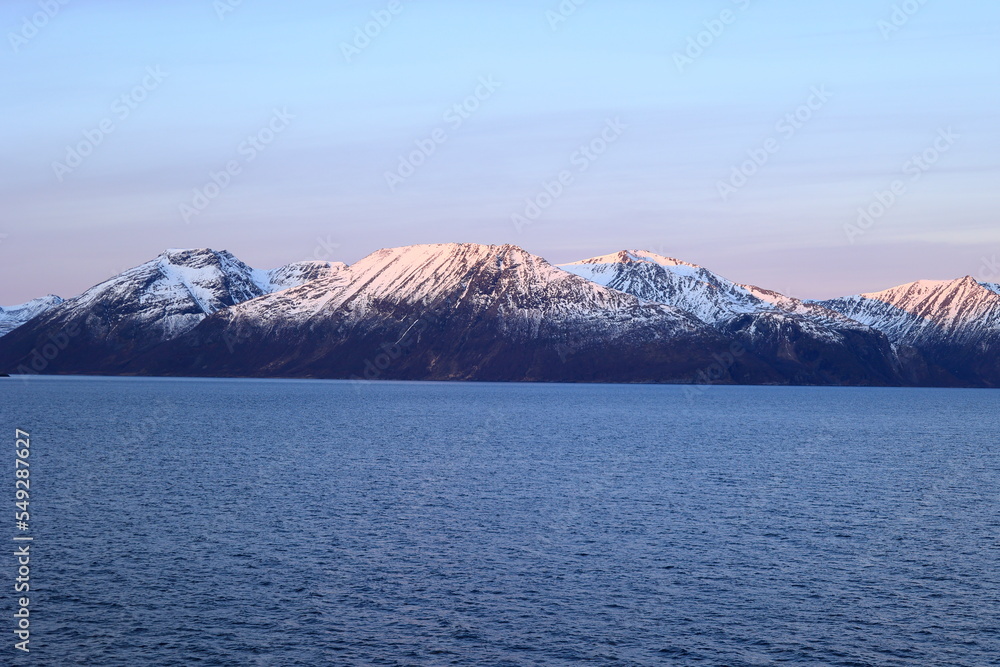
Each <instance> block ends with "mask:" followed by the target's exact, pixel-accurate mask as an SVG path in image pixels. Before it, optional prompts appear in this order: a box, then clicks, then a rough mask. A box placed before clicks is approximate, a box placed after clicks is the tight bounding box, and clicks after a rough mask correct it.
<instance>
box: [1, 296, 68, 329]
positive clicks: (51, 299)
mask: <svg viewBox="0 0 1000 667" xmlns="http://www.w3.org/2000/svg"><path fill="white" fill-rule="evenodd" d="M62 302H63V300H62V299H60V298H59V297H57V296H56V295H54V294H49V295H48V296H43V297H41V298H38V299H32V300H31V301H29V302H27V303H22V304H19V305H17V306H0V336H3V335H4V334H7V333H10V332H11V331H13V330H14V329H16V328H18V327H19V326H21V325H22V324H24V323H25V322H27V321H28V320H30V319H32V318H34V317H38V316H39V315H41V314H42V313H44V312H45V311H47V310H51V309H52V308H55V307H56V306H58V305H59V304H60V303H62Z"/></svg>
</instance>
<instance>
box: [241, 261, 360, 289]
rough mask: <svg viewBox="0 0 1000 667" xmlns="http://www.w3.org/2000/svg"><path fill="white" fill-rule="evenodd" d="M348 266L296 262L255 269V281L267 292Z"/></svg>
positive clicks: (337, 271) (336, 271)
mask: <svg viewBox="0 0 1000 667" xmlns="http://www.w3.org/2000/svg"><path fill="white" fill-rule="evenodd" d="M346 268H347V265H346V264H344V263H343V262H322V261H306V262H295V263H294V264H288V265H286V266H282V267H279V268H277V269H271V270H269V271H261V270H259V269H258V270H255V271H254V274H253V275H254V281H255V282H256V283H257V285H258V286H259V287H260V288H261V291H262V292H264V293H265V294H271V293H272V292H278V291H281V290H283V289H289V288H291V287H298V286H299V285H302V284H304V283H307V282H309V281H311V280H316V279H318V278H327V277H331V276H333V275H336V274H337V273H339V272H340V271H343V270H344V269H346Z"/></svg>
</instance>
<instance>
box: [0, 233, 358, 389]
mask: <svg viewBox="0 0 1000 667" xmlns="http://www.w3.org/2000/svg"><path fill="white" fill-rule="evenodd" d="M343 266H344V265H342V264H331V263H328V262H302V263H298V264H292V265H288V266H285V267H281V268H279V269H274V270H272V271H261V270H256V269H252V268H251V267H249V266H247V265H246V264H244V263H243V262H241V261H240V260H238V259H236V257H234V256H233V255H232V254H230V253H229V252H226V251H215V250H209V249H205V248H201V249H192V250H167V251H165V252H163V253H162V254H160V255H159V256H158V257H156V258H155V259H153V260H150V261H148V262H146V263H144V264H141V265H139V266H136V267H134V268H131V269H128V270H127V271H125V272H123V273H121V274H119V275H117V276H114V277H113V278H110V279H108V280H105V281H104V282H102V283H100V284H98V285H95V286H94V287H91V288H90V289H88V290H87V291H86V292H84V293H83V294H81V295H79V296H77V297H75V298H72V299H67V300H66V301H62V302H61V303H58V304H56V305H54V306H53V307H51V308H49V309H47V310H45V311H44V312H42V313H41V314H40V316H38V317H35V318H34V319H31V320H29V321H28V322H26V323H23V324H22V325H21V326H19V327H18V328H16V329H14V330H13V331H11V332H10V333H8V334H7V335H6V336H4V343H5V346H4V348H3V349H4V350H5V351H6V352H7V353H8V354H10V355H13V356H14V357H15V358H19V362H18V363H19V364H22V365H23V362H24V360H25V359H29V358H31V357H34V361H35V365H36V366H44V367H46V368H48V367H50V366H52V365H56V366H59V365H62V364H82V365H83V367H85V368H91V366H92V368H93V369H94V370H99V369H102V368H105V367H106V366H107V365H108V363H109V359H114V360H121V359H124V358H130V357H131V356H133V355H134V354H136V353H138V352H140V351H142V350H145V349H148V348H150V347H152V346H154V345H156V344H159V343H161V342H163V341H166V340H170V339H172V338H174V337H176V336H178V335H181V334H183V333H185V332H187V331H189V330H191V329H192V328H193V327H195V326H196V325H197V324H198V323H199V322H201V321H202V320H203V319H204V318H205V317H207V316H208V315H210V314H211V313H214V312H216V311H218V310H220V309H223V308H227V307H230V306H233V305H235V304H237V303H240V302H243V301H246V300H248V299H253V298H256V297H259V296H262V295H264V294H269V293H272V292H274V291H276V290H281V289H287V288H289V287H294V286H296V285H299V284H301V283H302V282H305V281H308V280H310V279H315V278H318V277H323V276H327V275H333V274H335V273H337V272H338V271H339V270H341V269H342V268H343ZM67 336H68V337H69V338H71V339H72V341H73V344H72V345H69V346H68V349H66V350H60V353H59V354H58V357H59V361H56V359H54V358H53V359H44V358H39V357H38V356H37V355H35V354H34V353H35V352H37V351H38V350H41V349H49V350H50V351H51V348H46V347H45V346H46V345H48V343H49V342H50V341H51V340H52V339H53V338H55V339H58V340H60V341H62V340H65V337H67ZM74 359H76V361H74ZM74 367H75V366H74Z"/></svg>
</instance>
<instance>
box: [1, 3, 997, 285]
mask: <svg viewBox="0 0 1000 667" xmlns="http://www.w3.org/2000/svg"><path fill="white" fill-rule="evenodd" d="M53 2H57V0H53ZM223 2H225V0H221V2H220V3H215V2H213V0H175V1H172V2H170V3H161V4H156V5H154V3H135V2H125V1H124V0H103V1H102V0H91V1H89V2H70V3H69V4H67V5H65V6H61V7H60V8H59V10H58V11H57V12H55V13H54V16H52V17H51V18H46V19H45V20H44V21H42V20H36V22H38V23H45V25H43V26H42V27H40V28H38V29H37V31H32V29H31V28H30V27H29V28H28V29H25V23H24V22H25V20H26V19H25V17H28V19H27V20H29V21H30V20H31V17H32V16H33V15H35V14H37V13H38V12H41V11H43V10H42V9H41V8H40V7H41V6H42V5H45V4H46V3H45V2H41V3H39V2H37V1H36V2H24V1H10V2H5V3H3V5H2V7H0V28H2V33H3V35H4V39H3V43H2V44H0V66H2V67H3V71H4V95H3V98H2V100H0V114H2V116H0V118H2V121H3V122H2V125H0V128H2V129H0V132H2V137H0V138H2V142H3V146H4V153H3V155H4V159H3V161H2V163H0V203H2V214H0V303H5V304H9V303H15V302H19V301H24V300H27V299H29V298H32V297H34V296H38V295H41V294H45V293H49V292H53V293H57V294H60V295H62V296H72V295H75V294H77V293H79V292H81V291H82V290H84V289H86V288H87V287H89V286H90V285H92V284H94V283H96V282H99V281H100V280H102V279H103V278H105V277H107V276H109V275H111V274H113V273H116V272H118V271H120V270H122V269H124V268H126V267H128V266H132V265H135V264H138V263H141V262H142V261H145V260H147V259H149V258H151V257H153V256H155V255H156V254H158V253H159V252H160V251H161V250H163V249H164V248H167V247H189V246H199V247H200V246H208V247H214V248H218V249H228V250H230V251H232V252H233V253H235V254H236V255H237V256H239V257H240V258H242V259H244V260H245V261H247V262H248V263H250V264H252V265H254V266H257V267H261V268H268V267H272V266H277V265H280V264H284V263H287V262H290V261H295V260H298V259H305V258H313V257H321V258H327V259H338V260H343V261H348V262H351V261H355V260H357V259H359V258H361V257H362V256H364V255H366V254H368V253H369V252H371V251H373V250H375V249H377V248H379V247H384V246H395V245H405V244H411V243H424V242H443V241H474V242H483V243H514V244H517V245H520V246H522V247H524V248H526V249H527V250H529V251H531V252H535V253H537V254H540V255H542V256H544V257H546V258H547V259H549V260H551V261H553V262H561V261H569V260H575V259H581V258H584V257H588V256H592V255H596V254H605V253H608V252H612V251H615V250H619V249H623V248H634V247H640V248H646V249H650V250H653V251H656V252H661V253H664V254H668V255H673V256H676V257H680V258H682V259H685V260H688V261H693V262H697V263H700V264H702V265H705V266H707V267H709V268H711V269H713V270H715V271H717V272H719V273H722V274H723V275H725V276H727V277H729V278H732V279H734V280H738V281H740V282H753V283H757V284H761V285H763V286H766V287H769V288H772V289H777V290H780V291H785V292H790V293H792V294H794V295H797V296H802V297H814V298H820V297H828V296H833V295H838V294H848V293H854V292H858V291H862V290H876V289H881V288H885V287H888V286H890V285H893V284H896V283H900V282H906V281H909V280H915V279H918V278H951V277H957V276H961V275H966V274H972V275H976V274H977V273H983V271H982V269H981V265H982V260H983V258H984V257H985V258H990V257H992V256H994V255H997V254H1000V226H998V225H997V211H998V209H1000V207H998V203H1000V200H998V188H997V185H998V176H1000V160H998V157H997V156H998V155H1000V151H998V149H1000V128H998V122H997V120H998V115H997V109H998V108H1000V85H998V83H1000V81H998V78H1000V76H998V75H1000V70H998V68H997V63H998V62H1000V39H998V36H1000V5H998V4H997V3H995V2H990V1H987V0H952V1H950V2H947V3H946V2H943V0H928V1H927V2H925V3H924V4H923V6H920V3H919V2H918V0H910V2H911V3H912V4H913V6H915V7H916V6H919V7H920V8H919V10H918V11H917V12H916V13H915V14H914V15H913V16H907V17H906V20H905V22H903V21H898V20H897V22H898V23H900V24H901V25H900V26H899V29H898V30H894V31H893V32H891V34H888V36H886V34H884V33H886V31H885V30H884V26H883V29H880V27H879V22H880V21H889V20H891V17H892V13H893V7H894V5H899V4H903V3H899V2H897V0H890V1H882V0H867V1H865V2H862V1H860V0H846V1H844V2H840V3H801V2H792V1H791V0H771V1H768V2H764V1H763V0H752V1H751V2H749V3H747V2H745V1H744V0H740V1H739V2H734V1H732V0H716V1H712V2H669V3H668V2H658V1H653V0H643V1H637V0H633V1H624V2H622V1H616V2H609V1H607V0H588V1H587V2H585V3H584V4H583V5H582V6H580V7H579V8H578V9H577V10H576V12H575V13H573V14H572V15H571V16H569V17H567V19H566V20H565V21H560V22H558V24H557V25H556V29H553V28H552V26H551V25H550V19H551V15H548V16H547V12H550V11H557V9H558V7H559V4H560V3H559V1H558V0H551V1H539V2H529V1H526V0H519V1H508V2H504V3H499V2H497V3H486V2H468V1H466V2H460V1H458V0H454V1H451V2H445V1H435V0H421V2H402V4H401V7H402V10H401V11H399V12H398V14H396V15H394V16H393V17H392V20H391V22H389V23H388V25H386V26H385V27H384V28H381V31H380V34H378V35H377V36H376V37H375V38H374V39H372V40H371V44H370V45H369V46H367V47H366V48H364V49H363V50H361V51H360V53H355V54H354V55H353V56H352V58H351V61H350V62H348V60H347V59H346V58H345V56H344V54H343V52H342V44H343V43H345V42H350V41H352V40H353V39H354V35H355V28H357V27H363V26H364V25H365V23H366V22H368V21H370V20H372V16H371V13H372V12H379V11H384V10H386V8H387V7H388V6H389V4H390V3H389V2H388V1H387V0H386V1H377V2H361V1H355V2H336V3H329V2H311V1H306V2H289V3H273V2H264V1H263V0H243V2H242V3H239V4H238V6H236V7H234V8H233V11H231V12H227V13H225V14H224V18H223V19H221V20H220V18H219V16H218V14H217V9H216V7H217V5H221V4H222V3H223ZM53 6H55V4H53ZM725 10H728V11H730V12H731V14H728V15H725V16H724V18H726V19H727V20H728V21H729V25H724V26H723V29H722V30H721V31H719V30H718V29H717V32H719V33H720V34H718V35H717V36H712V35H709V34H708V33H705V34H703V35H702V36H701V37H702V41H703V42H704V43H706V44H708V46H707V47H706V48H704V51H703V53H701V54H700V55H699V56H698V57H697V58H696V59H694V60H693V62H688V63H686V65H685V66H684V67H683V68H679V67H678V65H677V62H676V60H675V54H676V53H678V52H683V51H684V50H685V48H686V47H687V46H688V40H689V38H691V39H697V38H698V36H699V33H700V32H702V31H704V30H706V27H705V22H706V21H708V22H711V21H712V20H713V19H717V18H719V17H720V15H722V12H723V11H725ZM50 11H51V10H50ZM897 19H899V17H898V16H897ZM716 28H718V26H716ZM26 35H27V36H26ZM695 55H697V54H695ZM149 68H152V70H153V71H157V68H159V71H160V72H163V73H165V77H164V78H162V81H158V80H157V79H154V78H151V77H150V76H149V75H148V71H150V70H149ZM491 77H492V79H493V80H494V81H496V82H498V83H499V88H497V89H496V90H495V91H493V92H492V93H486V90H487V89H485V88H483V87H480V88H479V92H480V94H481V96H482V97H484V98H485V99H484V100H482V101H477V104H478V106H479V108H478V109H477V110H475V111H474V112H472V113H469V114H467V115H468V118H467V119H463V122H462V123H461V126H459V127H455V124H454V123H453V122H451V121H452V120H453V119H454V118H455V116H454V115H452V116H448V117H447V119H446V117H445V114H446V113H447V112H448V110H449V109H451V108H452V107H453V106H454V105H455V104H458V103H462V101H463V100H464V99H465V98H467V97H468V96H470V95H472V94H474V93H475V92H476V90H477V86H480V84H479V81H480V80H481V79H482V78H486V79H487V80H489V79H490V78H491ZM144 78H145V83H146V88H145V89H139V92H138V95H137V97H142V98H144V99H142V100H141V101H135V100H133V101H132V104H131V106H134V107H135V108H134V109H131V108H128V105H126V103H124V102H122V101H120V98H121V96H122V95H129V94H130V91H132V90H133V89H135V88H136V86H141V85H142V84H143V81H144ZM814 87H816V88H821V89H825V90H826V91H828V92H829V94H830V97H829V99H828V100H827V101H826V102H825V103H817V98H813V100H812V101H813V103H814V106H815V107H817V108H816V109H814V110H811V111H810V112H809V113H808V114H807V115H808V116H811V117H809V118H808V120H807V121H806V122H804V123H801V127H800V128H796V130H795V132H794V134H792V135H790V136H789V134H790V133H788V132H787V131H785V130H782V129H779V127H778V123H779V122H780V121H781V120H782V119H783V118H784V117H785V116H786V115H787V114H789V113H795V112H796V110H797V109H798V108H799V107H800V106H801V105H802V104H804V103H806V102H807V100H809V99H810V96H811V92H810V90H811V89H812V88H814ZM483 93H486V94H483ZM116 100H119V101H118V102H116ZM123 105H125V106H123ZM275 109H278V110H283V109H286V110H287V112H288V113H289V114H291V115H292V116H294V117H293V118H292V119H291V120H290V121H288V122H287V127H285V126H284V124H283V123H281V122H278V123H276V124H275V125H274V127H281V128H282V129H281V131H280V132H278V133H277V134H275V135H274V136H273V137H268V136H267V132H269V131H270V130H266V131H265V133H264V135H263V138H264V139H269V138H273V141H271V142H270V143H268V144H266V145H264V144H260V145H261V146H263V150H260V151H256V149H253V150H251V147H250V144H247V143H244V142H246V140H247V138H248V136H250V135H256V134H258V132H260V131H261V130H262V129H264V128H267V127H268V124H269V123H273V122H274V121H273V116H274V113H275ZM123 110H127V111H128V115H127V117H125V116H124V113H123ZM609 119H610V120H614V119H620V122H621V123H622V124H624V125H625V126H626V127H625V129H624V130H623V131H622V132H621V134H620V136H619V137H617V139H616V140H615V141H614V142H613V143H611V144H610V145H609V146H608V148H607V151H606V152H605V153H604V154H603V155H601V156H599V157H597V158H596V159H594V160H590V159H589V158H587V159H585V160H584V162H585V163H586V166H587V167H588V168H587V169H586V171H580V166H582V164H583V163H581V162H580V159H579V158H580V156H579V155H576V151H577V149H578V148H579V147H580V146H581V145H583V144H587V143H590V142H591V141H592V140H594V139H596V138H598V137H600V135H601V132H602V129H603V128H604V127H605V126H606V123H607V121H608V120H609ZM102 121H106V122H110V123H111V124H112V126H113V128H114V131H113V132H111V133H110V134H107V135H106V136H104V138H103V140H102V141H101V142H100V143H99V145H96V146H94V147H93V151H92V154H90V155H88V156H86V157H85V158H84V159H83V160H82V164H80V165H79V166H76V167H75V168H73V169H72V171H69V172H68V173H67V172H66V171H65V170H61V171H62V173H61V174H59V175H57V173H56V169H54V167H53V163H54V162H60V163H65V162H66V160H67V157H66V153H67V146H77V145H78V144H80V142H86V141H87V140H86V139H85V134H84V133H85V132H88V131H89V132H91V136H92V137H93V136H96V135H95V134H94V133H93V130H95V128H99V127H100V126H101V123H102ZM105 127H107V125H105ZM782 127H783V128H787V127H788V126H782ZM949 127H950V128H952V134H953V135H958V136H957V138H954V139H953V140H952V141H951V143H948V144H942V143H940V142H939V143H938V148H941V147H942V146H944V147H946V148H947V151H945V152H941V153H940V157H939V159H937V161H936V162H935V163H934V164H933V165H928V167H929V168H928V169H927V170H926V172H924V171H923V169H920V170H919V173H920V176H921V177H920V178H919V180H913V174H914V173H916V172H912V170H911V171H910V172H905V171H904V163H906V161H907V160H908V159H909V158H910V157H911V156H912V155H914V154H919V153H923V152H924V151H925V150H929V149H933V148H934V145H935V141H936V140H937V138H938V136H939V130H942V129H946V128H949ZM438 128H440V129H441V130H442V131H443V132H444V136H446V137H447V141H446V142H445V143H444V144H443V145H440V146H438V147H437V148H436V150H435V151H434V153H433V154H432V155H430V156H429V157H427V158H426V160H425V161H424V163H423V164H422V165H421V166H420V167H419V168H417V169H416V171H415V173H414V174H413V175H412V176H410V177H408V178H407V179H405V181H404V182H403V183H402V184H399V185H398V187H397V188H396V190H395V191H392V190H391V189H390V188H389V187H388V186H387V184H386V178H385V173H386V172H387V171H390V170H395V169H396V168H397V167H398V163H399V159H400V155H403V154H408V153H410V152H411V151H412V150H414V149H415V143H414V142H416V141H419V140H426V139H428V138H429V137H431V135H432V133H433V132H434V130H436V129H438ZM438 136H439V137H440V136H441V135H440V134H439V135H438ZM769 138H773V139H775V142H776V144H772V147H773V146H774V145H777V147H778V150H777V152H776V153H774V154H772V155H769V156H768V160H767V162H766V164H764V165H763V166H762V167H760V168H759V169H758V171H757V173H755V174H754V175H753V176H752V177H751V178H749V179H748V181H747V183H746V185H745V186H743V187H741V188H739V189H738V190H737V191H736V192H735V193H730V196H729V197H728V199H727V201H723V199H722V198H721V197H720V194H719V190H718V184H719V182H720V181H723V180H726V179H729V178H730V176H731V173H732V170H733V168H734V166H739V165H740V164H741V163H743V162H744V161H746V160H747V159H748V155H747V152H748V151H753V150H758V151H759V150H760V149H761V148H762V147H763V146H765V144H766V142H767V140H768V139H769ZM84 148H85V149H86V146H85V147H84ZM254 152H255V153H256V154H255V158H254V159H253V160H252V161H249V160H248V157H249V155H250V154H252V153H254ZM231 162H232V163H234V164H235V166H236V167H237V169H238V172H239V173H236V174H235V175H233V176H231V178H230V183H229V185H228V187H226V188H225V189H223V190H221V192H219V194H218V196H217V197H215V198H214V199H213V200H212V201H211V202H210V203H209V204H208V206H207V207H206V208H205V209H204V210H203V211H201V212H200V213H199V214H197V215H194V216H191V215H189V216H188V217H189V219H190V222H185V220H184V218H183V216H182V213H181V210H180V209H181V205H182V204H186V205H189V206H190V205H192V204H193V203H194V193H193V191H194V189H195V188H199V189H201V188H204V187H205V186H206V184H208V183H209V182H210V181H209V174H210V172H219V171H221V170H225V169H226V167H227V164H228V163H231ZM562 170H567V171H570V172H571V173H572V177H573V180H572V182H571V183H570V184H569V185H568V186H566V187H565V188H564V191H563V193H562V194H561V196H559V197H557V198H556V199H555V201H554V202H553V203H552V204H551V206H549V207H548V208H547V209H545V210H544V212H543V213H542V214H541V215H540V216H539V217H538V218H537V220H535V221H533V222H532V224H529V225H526V226H521V227H520V228H517V227H515V225H514V224H513V223H512V221H511V216H512V215H513V214H515V213H522V214H523V212H524V210H525V207H526V204H525V200H526V199H527V198H529V197H530V198H535V197H536V196H537V195H539V194H541V193H544V189H543V186H542V183H543V181H551V180H553V179H555V178H556V177H557V176H558V174H559V172H560V171H562ZM59 176H61V177H62V180H61V181H60V178H59ZM895 180H901V181H904V182H905V185H906V191H905V193H904V194H903V195H902V196H900V197H898V198H897V201H896V202H894V203H893V205H892V206H890V207H889V208H888V211H887V212H886V213H885V214H884V215H883V216H882V217H881V218H880V219H878V220H877V221H876V222H875V224H874V225H872V226H871V227H870V228H868V229H867V230H865V231H864V233H863V234H861V235H856V234H854V235H849V234H848V232H847V231H845V225H850V224H852V223H855V221H856V220H857V218H858V212H857V210H858V208H859V207H866V208H867V207H870V206H871V205H872V204H873V203H874V202H876V199H875V192H876V191H883V190H887V189H889V188H890V187H891V185H892V183H893V181H895ZM543 201H544V196H543ZM852 236H853V243H852V242H851V237H852ZM332 246H336V247H332ZM982 277H990V276H988V275H983V276H982ZM992 279H995V280H1000V276H993V277H992Z"/></svg>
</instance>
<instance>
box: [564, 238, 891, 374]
mask: <svg viewBox="0 0 1000 667" xmlns="http://www.w3.org/2000/svg"><path fill="white" fill-rule="evenodd" d="M560 268H562V269H563V270H565V271H568V272H571V273H573V274H576V275H579V276H582V277H586V278H587V279H588V280H592V281H594V282H597V283H599V284H601V285H605V286H607V287H609V288H613V289H616V290H620V291H623V292H626V293H629V294H633V295H635V296H638V297H640V298H641V299H644V300H646V301H650V302H656V303H666V304H670V305H672V306H675V307H677V308H680V309H682V310H686V311H687V312H690V313H692V314H694V315H695V316H696V317H698V318H699V319H700V320H702V321H703V322H705V323H706V324H709V325H711V326H713V327H715V328H716V329H717V330H718V331H720V332H721V333H723V334H724V335H726V336H727V337H729V338H731V339H734V340H736V341H737V342H738V343H739V344H740V345H742V346H744V347H745V348H746V349H749V350H753V351H754V352H756V353H758V354H760V355H761V356H763V357H764V358H767V359H770V360H771V363H772V364H773V365H774V366H775V367H776V368H778V369H779V370H780V371H781V372H782V374H783V375H784V376H785V377H786V378H788V379H790V380H792V381H795V382H800V383H813V382H818V383H840V382H853V381H856V380H857V379H858V378H862V377H869V378H873V379H876V380H877V381H879V382H886V383H892V382H898V381H899V380H898V374H899V367H898V366H899V364H898V363H897V360H896V359H895V354H894V352H893V350H892V348H891V346H890V345H889V342H888V340H886V339H885V337H884V336H882V335H881V334H879V333H878V332H875V331H873V330H871V329H869V328H868V327H866V326H864V325H861V324H859V323H857V322H855V321H853V320H850V319H848V318H846V317H844V316H842V315H840V314H839V313H836V312H833V311H831V310H828V309H826V308H824V307H822V306H820V305H817V304H810V303H806V302H803V301H801V300H799V299H795V298H793V297H789V296H785V295H783V294H779V293H778V292H774V291H771V290H766V289H763V288H760V287H755V286H752V285H740V284H737V283H735V282H733V281H731V280H728V279H726V278H723V277H722V276H720V275H718V274H716V273H713V272H712V271H709V270H708V269H706V268H704V267H702V266H698V265H697V264H691V263H690V262H684V261H681V260H679V259H674V258H671V257H664V256H662V255H657V254H654V253H650V252H646V251H642V250H623V251H621V252H618V253H615V254H612V255H604V256H601V257H593V258H591V259H585V260H583V261H580V262H573V263H571V264H562V265H560Z"/></svg>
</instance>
